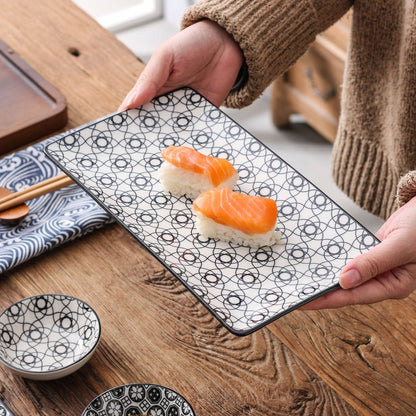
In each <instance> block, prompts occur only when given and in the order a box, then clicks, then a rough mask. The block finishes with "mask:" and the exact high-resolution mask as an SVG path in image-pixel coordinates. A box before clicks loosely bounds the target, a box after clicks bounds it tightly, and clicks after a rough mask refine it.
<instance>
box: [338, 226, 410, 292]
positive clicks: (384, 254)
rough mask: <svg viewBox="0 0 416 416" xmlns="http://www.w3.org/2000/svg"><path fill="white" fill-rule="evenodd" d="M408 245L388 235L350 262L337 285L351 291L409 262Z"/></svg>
mask: <svg viewBox="0 0 416 416" xmlns="http://www.w3.org/2000/svg"><path fill="white" fill-rule="evenodd" d="M409 246H410V245H409V244H406V240H405V239H403V238H402V239H401V238H399V236H397V237H395V236H394V235H393V234H390V235H389V236H388V237H387V238H386V239H385V240H383V241H382V242H381V243H380V244H378V245H377V246H375V247H373V248H372V249H370V250H369V251H368V252H366V253H364V254H361V255H359V256H357V257H356V258H354V259H353V260H351V261H350V262H349V263H348V264H347V265H346V266H345V267H344V268H343V269H342V270H341V274H340V279H339V283H340V285H341V287H342V288H343V289H351V288H353V287H356V286H359V285H361V284H362V283H364V282H366V281H368V280H370V279H372V278H374V277H376V276H378V275H380V274H382V273H384V272H387V271H389V270H392V269H394V268H395V267H398V266H401V265H404V264H407V263H408V262H409V258H410V254H411V253H409Z"/></svg>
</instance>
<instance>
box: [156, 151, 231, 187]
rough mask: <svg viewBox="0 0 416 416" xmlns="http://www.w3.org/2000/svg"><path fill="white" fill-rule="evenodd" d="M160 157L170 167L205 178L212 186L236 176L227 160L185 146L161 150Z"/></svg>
mask: <svg viewBox="0 0 416 416" xmlns="http://www.w3.org/2000/svg"><path fill="white" fill-rule="evenodd" d="M162 157H163V159H164V160H166V161H167V162H169V163H171V164H172V165H174V166H176V167H178V168H182V169H185V170H189V171H191V172H194V173H198V174H200V175H204V176H206V177H207V178H208V179H209V180H210V182H211V183H212V184H213V185H214V186H218V185H219V184H221V183H222V182H225V181H226V180H227V179H228V178H230V177H232V176H234V175H236V174H237V170H236V169H235V168H234V166H233V165H232V164H231V163H230V162H229V161H228V160H227V159H223V158H219V157H214V156H206V155H204V154H202V153H200V152H198V151H197V150H194V149H191V148H190V147H186V146H169V147H166V148H165V149H163V150H162Z"/></svg>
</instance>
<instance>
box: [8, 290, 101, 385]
mask: <svg viewBox="0 0 416 416" xmlns="http://www.w3.org/2000/svg"><path fill="white" fill-rule="evenodd" d="M100 335H101V326H100V321H99V319H98V316H97V314H96V313H95V311H94V310H93V309H92V308H91V307H90V306H89V305H87V304H86V303H85V302H83V301H81V300H79V299H76V298H74V297H72V296H67V295H59V294H42V295H36V296H32V297H29V298H25V299H22V300H20V301H18V302H16V303H14V304H13V305H11V306H9V307H8V308H7V309H6V310H4V311H3V312H2V313H1V314H0V361H1V362H2V363H3V364H5V365H6V366H7V367H9V368H11V369H12V370H13V371H15V372H16V373H18V374H20V375H22V376H23V377H26V378H34V379H44V380H51V379H54V378H58V377H63V376H66V375H68V374H70V373H72V372H73V371H76V370H77V369H79V368H80V367H81V366H82V365H83V364H85V363H86V362H87V360H88V359H89V358H90V357H91V355H92V353H93V351H94V350H95V348H96V347H97V345H98V341H99V339H100Z"/></svg>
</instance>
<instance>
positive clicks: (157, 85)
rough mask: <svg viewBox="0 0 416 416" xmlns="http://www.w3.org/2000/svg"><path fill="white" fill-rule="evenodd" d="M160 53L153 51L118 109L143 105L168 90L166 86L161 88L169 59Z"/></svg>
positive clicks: (168, 68)
mask: <svg viewBox="0 0 416 416" xmlns="http://www.w3.org/2000/svg"><path fill="white" fill-rule="evenodd" d="M162 55H163V54H161V53H159V54H158V53H156V52H155V54H154V55H153V56H152V57H151V58H150V60H149V63H148V64H147V65H146V66H145V68H144V69H143V72H142V73H141V74H140V76H139V78H138V79H137V81H136V84H135V85H134V87H133V88H132V89H131V90H130V92H129V93H128V94H127V95H126V97H125V98H124V100H123V102H122V103H121V105H120V107H119V108H118V110H119V111H122V110H126V109H127V108H133V107H138V106H140V105H143V104H145V103H147V102H149V101H150V100H151V99H152V98H154V97H156V95H159V94H162V93H163V92H166V91H167V90H168V88H165V89H164V90H163V89H162V88H163V86H164V84H165V83H166V81H167V79H168V77H169V71H170V63H169V62H170V60H169V57H168V56H166V57H163V56H162Z"/></svg>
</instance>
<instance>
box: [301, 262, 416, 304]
mask: <svg viewBox="0 0 416 416" xmlns="http://www.w3.org/2000/svg"><path fill="white" fill-rule="evenodd" d="M393 272H394V273H392V272H386V273H383V274H382V275H380V276H378V277H377V278H375V279H371V280H368V281H367V282H365V283H363V284H362V285H360V286H358V287H355V288H353V289H348V290H344V289H337V290H335V291H333V292H330V293H328V294H326V295H323V296H321V297H320V298H317V299H315V300H313V301H311V302H310V303H307V304H306V305H304V306H302V307H301V308H300V309H302V310H317V309H334V308H341V307H343V306H348V305H359V304H371V303H377V302H381V301H383V300H386V299H403V298H405V297H406V296H408V295H409V294H410V293H412V292H413V291H414V290H415V288H416V279H413V278H412V277H411V276H410V274H409V273H404V272H403V271H401V270H397V269H396V270H394V271H393Z"/></svg>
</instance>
